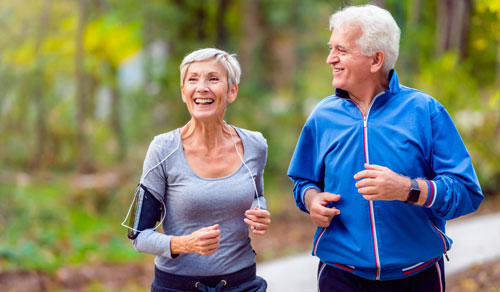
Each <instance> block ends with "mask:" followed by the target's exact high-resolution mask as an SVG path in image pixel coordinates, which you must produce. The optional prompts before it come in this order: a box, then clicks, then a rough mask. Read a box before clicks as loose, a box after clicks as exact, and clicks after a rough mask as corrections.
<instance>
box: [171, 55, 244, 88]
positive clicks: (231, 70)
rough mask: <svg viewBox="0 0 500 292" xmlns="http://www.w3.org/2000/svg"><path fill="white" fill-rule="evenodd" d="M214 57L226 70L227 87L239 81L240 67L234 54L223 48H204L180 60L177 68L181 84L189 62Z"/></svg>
mask: <svg viewBox="0 0 500 292" xmlns="http://www.w3.org/2000/svg"><path fill="white" fill-rule="evenodd" d="M212 58H215V60H217V62H219V64H221V65H222V66H223V67H224V68H225V69H226V72H227V83H228V86H229V88H232V87H233V84H239V83H240V76H241V68H240V63H238V60H236V54H229V53H227V52H225V51H223V50H219V49H215V48H206V49H199V50H196V51H194V52H192V53H190V54H189V55H187V56H186V57H184V59H183V60H182V63H181V65H180V66H179V69H180V71H181V85H184V77H185V76H186V72H187V69H188V67H189V65H190V64H191V63H194V62H200V61H205V60H208V59H212Z"/></svg>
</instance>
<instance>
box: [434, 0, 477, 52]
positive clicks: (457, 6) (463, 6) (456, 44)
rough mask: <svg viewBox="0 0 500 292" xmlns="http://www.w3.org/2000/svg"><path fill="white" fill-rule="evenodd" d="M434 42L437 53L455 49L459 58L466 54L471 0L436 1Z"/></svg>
mask: <svg viewBox="0 0 500 292" xmlns="http://www.w3.org/2000/svg"><path fill="white" fill-rule="evenodd" d="M437 5H438V13H437V14H436V17H437V21H436V24H437V26H438V27H437V30H436V31H437V33H436V37H437V40H436V44H437V45H438V47H437V52H438V54H443V53H444V52H447V51H451V50H455V51H457V52H458V54H459V56H460V59H461V60H463V58H465V57H466V55H467V42H468V34H469V27H470V17H471V7H472V2H471V0H456V1H454V0H442V1H437Z"/></svg>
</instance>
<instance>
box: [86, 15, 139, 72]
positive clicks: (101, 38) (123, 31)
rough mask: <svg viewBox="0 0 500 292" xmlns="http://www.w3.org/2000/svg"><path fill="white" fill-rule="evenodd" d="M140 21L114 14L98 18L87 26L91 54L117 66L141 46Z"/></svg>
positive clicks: (87, 40)
mask: <svg viewBox="0 0 500 292" xmlns="http://www.w3.org/2000/svg"><path fill="white" fill-rule="evenodd" d="M139 36H140V23H138V22H132V23H130V22H125V21H122V20H119V19H116V18H114V17H112V16H105V17H101V18H98V19H96V20H94V21H92V22H91V23H89V25H88V26H87V28H86V30H85V36H84V44H85V49H86V50H87V51H88V52H89V54H91V55H93V56H96V57H98V58H99V59H102V60H106V61H108V62H109V63H111V64H112V65H113V66H114V67H115V68H116V67H118V66H119V65H120V63H121V62H123V61H124V60H125V59H127V58H129V57H131V56H132V55H134V54H135V53H137V52H138V51H139V49H140V48H141V42H140V38H139Z"/></svg>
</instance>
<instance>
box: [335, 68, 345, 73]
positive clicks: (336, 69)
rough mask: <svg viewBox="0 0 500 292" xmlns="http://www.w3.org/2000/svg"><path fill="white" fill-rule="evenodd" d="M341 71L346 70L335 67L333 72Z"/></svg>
mask: <svg viewBox="0 0 500 292" xmlns="http://www.w3.org/2000/svg"><path fill="white" fill-rule="evenodd" d="M340 71H344V69H339V68H335V69H333V72H340Z"/></svg>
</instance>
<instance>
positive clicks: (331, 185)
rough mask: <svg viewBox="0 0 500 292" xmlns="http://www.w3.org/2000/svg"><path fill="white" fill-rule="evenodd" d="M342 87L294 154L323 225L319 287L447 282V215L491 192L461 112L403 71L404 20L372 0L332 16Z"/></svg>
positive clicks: (469, 208)
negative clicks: (412, 84)
mask: <svg viewBox="0 0 500 292" xmlns="http://www.w3.org/2000/svg"><path fill="white" fill-rule="evenodd" d="M330 29H331V31H332V34H331V37H330V41H329V42H328V46H329V48H330V54H329V55H328V58H327V59H326V62H327V63H328V64H329V65H330V66H331V68H332V73H333V83H332V84H333V87H335V88H336V91H335V95H333V96H330V97H327V98H325V99H323V100H322V101H321V102H320V103H319V104H318V105H317V107H316V108H315V109H314V111H313V112H312V113H311V115H310V117H309V118H308V120H307V122H306V124H305V125H304V128H303V130H302V132H301V135H300V138H299V140H298V142H297V146H296V149H295V152H294V154H293V157H292V160H291V162H290V167H289V170H288V176H289V177H290V178H291V179H292V181H293V182H294V184H295V187H294V190H293V193H294V196H295V201H296V203H297V206H298V207H299V208H300V209H301V210H302V211H304V212H307V213H309V214H310V217H311V219H312V221H313V223H314V224H315V225H317V226H318V228H317V230H316V234H315V236H314V242H313V249H312V254H313V255H315V256H317V257H319V259H320V263H319V267H318V289H319V290H320V291H342V292H346V291H428V292H430V291H444V286H445V280H444V267H443V255H444V256H445V257H447V256H446V252H447V250H449V249H450V247H451V244H452V240H451V239H450V238H449V237H448V236H446V234H445V224H446V220H448V219H453V218H456V217H459V216H462V215H465V214H467V213H470V212H474V211H475V210H476V209H477V208H478V207H479V204H480V203H481V201H482V199H483V194H482V192H481V188H480V186H479V183H478V180H477V177H476V174H475V172H474V168H473V166H472V163H471V159H470V156H469V154H468V152H467V149H466V148H465V145H464V143H463V141H462V140H461V138H460V135H459V133H458V131H457V129H456V128H455V126H454V124H453V121H452V119H451V118H450V115H449V114H448V113H447V112H446V110H445V109H444V107H443V106H442V105H441V104H440V103H439V102H438V101H436V100H435V99H434V98H432V97H431V96H429V95H427V94H425V93H424V92H421V91H418V90H415V89H412V88H409V87H406V86H404V85H401V84H400V83H399V80H398V75H397V74H396V71H395V70H394V69H393V68H394V64H395V63H396V59H397V57H398V50H399V38H400V29H399V27H398V25H397V24H396V22H395V20H394V18H393V17H392V16H391V14H390V13H389V12H388V11H386V10H384V9H381V8H379V7H376V6H373V5H365V6H353V7H347V8H344V9H343V10H340V11H338V12H336V13H335V14H333V15H332V16H331V17H330Z"/></svg>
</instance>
